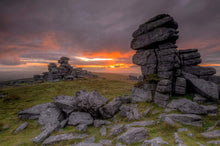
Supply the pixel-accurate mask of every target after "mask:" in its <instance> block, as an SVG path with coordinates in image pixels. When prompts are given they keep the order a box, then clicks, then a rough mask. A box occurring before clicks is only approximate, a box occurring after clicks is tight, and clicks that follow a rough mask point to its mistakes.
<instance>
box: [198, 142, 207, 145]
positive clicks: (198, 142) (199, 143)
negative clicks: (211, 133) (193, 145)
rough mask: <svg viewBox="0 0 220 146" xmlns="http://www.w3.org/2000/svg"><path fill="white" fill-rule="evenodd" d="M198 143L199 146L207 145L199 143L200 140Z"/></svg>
mask: <svg viewBox="0 0 220 146" xmlns="http://www.w3.org/2000/svg"><path fill="white" fill-rule="evenodd" d="M197 144H198V145H199V146H206V145H203V144H201V143H199V142H197Z"/></svg>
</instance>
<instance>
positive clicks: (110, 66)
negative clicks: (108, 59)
mask: <svg viewBox="0 0 220 146" xmlns="http://www.w3.org/2000/svg"><path fill="white" fill-rule="evenodd" d="M131 66H133V64H125V63H116V64H111V65H76V67H82V68H110V69H115V68H130V67H131Z"/></svg>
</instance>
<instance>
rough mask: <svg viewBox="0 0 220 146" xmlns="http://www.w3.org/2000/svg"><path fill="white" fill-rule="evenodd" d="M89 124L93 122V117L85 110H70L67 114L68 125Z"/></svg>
mask: <svg viewBox="0 0 220 146" xmlns="http://www.w3.org/2000/svg"><path fill="white" fill-rule="evenodd" d="M80 124H85V125H91V124H93V118H92V116H91V115H90V114H89V113H85V112H72V113H71V114H70V116H69V121H68V125H73V126H75V125H80Z"/></svg>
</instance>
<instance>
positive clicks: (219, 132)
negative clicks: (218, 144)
mask: <svg viewBox="0 0 220 146" xmlns="http://www.w3.org/2000/svg"><path fill="white" fill-rule="evenodd" d="M201 135H202V136H204V137H206V138H217V137H220V130H214V131H208V132H203V133H201Z"/></svg>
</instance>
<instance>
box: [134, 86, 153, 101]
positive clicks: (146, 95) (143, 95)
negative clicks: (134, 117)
mask: <svg viewBox="0 0 220 146" xmlns="http://www.w3.org/2000/svg"><path fill="white" fill-rule="evenodd" d="M131 99H132V102H146V101H151V100H152V93H151V91H150V90H148V91H146V90H144V89H143V88H142V89H140V88H136V87H132V88H131Z"/></svg>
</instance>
